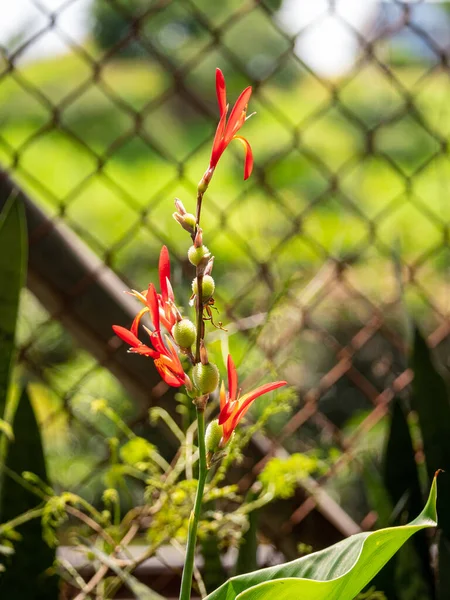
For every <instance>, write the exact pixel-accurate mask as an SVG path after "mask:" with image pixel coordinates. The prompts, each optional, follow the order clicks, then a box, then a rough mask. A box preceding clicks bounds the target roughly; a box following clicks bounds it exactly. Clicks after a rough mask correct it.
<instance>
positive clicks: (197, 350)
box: [195, 192, 204, 363]
mask: <svg viewBox="0 0 450 600" xmlns="http://www.w3.org/2000/svg"><path fill="white" fill-rule="evenodd" d="M202 200H203V194H202V193H201V192H199V193H198V194H197V215H196V223H197V230H198V228H199V227H200V217H201V213H202ZM196 276H197V304H196V309H197V342H196V345H195V362H196V363H198V362H200V345H201V341H202V339H203V337H204V326H203V269H199V268H198V267H197V272H196Z"/></svg>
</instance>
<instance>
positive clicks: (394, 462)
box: [384, 398, 435, 598]
mask: <svg viewBox="0 0 450 600" xmlns="http://www.w3.org/2000/svg"><path fill="white" fill-rule="evenodd" d="M384 455H385V459H384V481H385V485H386V489H387V490H388V492H389V496H390V499H391V502H392V505H393V506H395V507H397V508H398V507H400V506H401V509H402V510H401V512H402V513H405V512H406V514H407V518H410V517H411V515H416V514H417V513H418V512H419V511H420V507H421V504H422V492H421V489H420V481H419V474H418V471H417V464H416V459H415V451H414V446H413V442H412V439H411V432H410V429H409V425H408V421H407V418H406V414H405V411H404V409H403V406H402V402H401V400H400V398H395V399H394V401H393V402H392V403H391V427H390V432H389V437H388V440H387V444H386V450H385V453H384ZM403 522H405V520H403ZM412 542H413V545H414V549H415V552H416V553H417V559H418V561H419V562H420V571H421V572H422V578H423V583H424V585H425V586H426V587H427V588H428V590H429V595H430V597H432V598H433V597H434V588H435V584H434V574H433V571H432V569H431V565H430V550H429V546H428V541H427V536H426V532H425V531H419V532H418V533H417V535H415V536H414V538H413V540H412ZM408 544H411V542H408ZM411 551H413V549H412V548H411ZM414 562H416V561H414ZM403 563H405V561H403ZM407 567H408V565H407V564H406V563H405V564H404V565H403V570H404V569H405V568H407ZM410 568H412V569H413V570H414V571H416V564H413V563H410ZM417 576H418V573H411V577H408V579H409V581H412V580H413V578H415V577H417Z"/></svg>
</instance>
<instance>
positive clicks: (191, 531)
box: [180, 408, 208, 600]
mask: <svg viewBox="0 0 450 600" xmlns="http://www.w3.org/2000/svg"><path fill="white" fill-rule="evenodd" d="M197 424H198V449H199V474H198V485H197V493H196V495H195V502H194V508H193V509H192V512H191V516H190V517H189V527H188V540H187V547H186V558H185V561H184V569H183V577H182V579H181V589H180V600H190V597H191V588H192V574H193V572H194V559H195V547H196V542H197V528H198V522H199V519H200V511H201V508H202V500H203V492H204V489H205V482H206V476H207V474H208V468H207V466H206V448H205V415H204V411H203V410H201V409H199V408H197Z"/></svg>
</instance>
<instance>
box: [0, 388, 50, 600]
mask: <svg viewBox="0 0 450 600" xmlns="http://www.w3.org/2000/svg"><path fill="white" fill-rule="evenodd" d="M13 428H14V435H15V440H14V442H12V443H11V444H9V446H8V452H7V456H6V467H7V473H10V472H11V473H12V474H15V476H14V478H12V477H11V476H6V477H5V480H4V483H3V493H2V498H1V502H0V523H5V522H7V521H10V520H12V519H14V518H15V517H17V516H18V515H21V514H24V513H27V512H28V511H30V510H33V509H34V508H36V507H37V506H38V505H39V504H40V502H41V500H40V498H39V497H38V496H36V495H35V494H34V493H32V492H31V491H29V490H28V489H26V488H25V487H23V486H22V485H21V484H20V477H21V474H22V472H23V471H25V470H27V471H32V472H33V473H35V474H36V475H38V477H39V478H40V479H41V480H42V481H47V475H46V468H45V459H44V453H43V450H42V443H41V437H40V433H39V427H38V424H37V422H36V418H35V416H34V412H33V407H32V406H31V403H30V399H29V397H28V393H27V391H26V390H24V391H23V392H22V394H21V396H20V399H19V403H18V405H17V408H16V413H15V415H14V421H13ZM17 532H18V533H19V534H20V536H21V537H20V539H19V540H18V541H16V542H15V543H14V550H15V553H14V555H13V556H12V557H10V558H9V559H7V558H6V559H2V562H3V564H4V566H5V567H6V570H5V572H4V573H3V574H2V576H1V577H0V597H1V598H34V600H56V599H57V598H58V580H57V578H56V577H55V576H48V574H47V573H45V571H46V570H47V569H49V568H50V567H52V565H53V562H54V560H55V552H54V550H52V549H50V548H49V547H48V546H47V544H46V543H45V542H44V541H43V539H42V526H41V522H40V520H38V519H33V520H30V521H28V522H26V523H24V524H23V525H21V526H20V527H18V528H17Z"/></svg>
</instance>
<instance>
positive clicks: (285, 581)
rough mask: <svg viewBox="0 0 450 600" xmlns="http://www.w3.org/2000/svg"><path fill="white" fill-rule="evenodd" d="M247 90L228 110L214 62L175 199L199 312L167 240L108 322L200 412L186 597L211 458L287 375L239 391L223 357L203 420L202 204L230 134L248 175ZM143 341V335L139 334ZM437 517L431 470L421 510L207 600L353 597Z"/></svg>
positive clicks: (207, 378)
mask: <svg viewBox="0 0 450 600" xmlns="http://www.w3.org/2000/svg"><path fill="white" fill-rule="evenodd" d="M251 93H252V89H251V87H247V88H246V89H245V90H244V91H243V92H242V93H241V94H240V96H239V97H238V99H237V101H236V103H235V105H234V106H233V108H232V110H231V112H230V113H229V105H228V103H227V95H226V84H225V79H224V76H223V74H222V72H221V71H220V69H217V70H216V94H217V101H218V106H219V114H220V118H219V123H218V125H217V129H216V133H215V136H214V141H213V146H212V151H211V157H210V161H209V165H208V167H207V169H206V171H205V173H204V175H203V176H202V178H201V180H200V182H199V184H198V189H197V202H196V208H195V215H194V214H193V213H190V212H188V211H187V210H186V209H185V207H184V206H183V203H182V202H181V201H180V200H178V199H177V200H176V201H175V206H176V212H175V213H174V215H173V216H174V218H175V220H176V221H177V222H178V223H179V224H180V225H181V227H182V228H183V229H184V230H185V231H187V232H188V233H189V234H190V237H191V242H192V243H191V245H190V247H189V249H188V252H187V256H188V259H189V261H190V263H191V264H192V266H193V267H195V278H194V280H193V282H192V296H191V298H190V305H191V306H192V307H193V308H194V311H195V319H194V320H193V321H191V320H190V319H188V318H186V317H184V316H183V315H182V311H181V309H180V308H179V307H178V306H177V304H176V301H175V295H174V292H173V289H172V286H171V281H170V260H169V255H168V251H167V248H166V247H163V248H162V250H161V254H160V259H159V280H160V281H159V284H160V292H157V291H156V288H155V286H154V285H153V284H152V283H150V285H149V286H148V289H147V290H144V291H142V292H138V291H136V290H132V292H131V294H132V295H133V296H135V297H136V298H137V299H138V300H139V301H140V302H141V303H142V305H143V308H142V309H141V310H140V311H139V312H138V314H137V316H136V318H135V319H134V320H133V323H132V324H131V326H130V328H129V329H126V328H125V327H123V326H122V325H114V326H113V330H114V332H115V334H116V335H117V336H119V338H121V339H122V340H123V341H124V342H125V343H126V344H127V345H128V346H129V351H130V352H131V353H134V354H139V355H141V356H144V357H148V358H151V359H152V360H153V362H154V365H155V367H156V369H157V370H158V372H159V374H160V375H161V377H162V379H163V380H164V381H165V382H166V384H167V385H169V386H171V387H174V388H182V387H184V388H185V391H186V394H187V395H188V396H189V398H190V399H191V400H192V402H193V404H194V406H195V410H196V420H197V444H198V453H199V470H198V480H197V483H196V486H197V487H196V494H195V500H194V505H193V508H192V511H191V514H190V517H189V522H188V532H187V546H186V554H185V562H184V570H183V576H182V582H181V590H180V600H189V599H190V597H191V592H192V578H193V573H194V560H195V552H196V543H197V530H198V526H199V521H200V516H201V511H202V504H203V501H204V493H205V486H206V483H207V476H208V473H209V472H211V471H213V469H214V465H215V464H217V463H218V462H219V461H220V460H221V459H223V458H224V456H226V455H227V452H228V448H229V446H230V440H231V439H232V438H233V434H234V432H235V430H236V428H237V426H238V424H239V422H240V421H241V419H242V418H243V417H244V415H245V413H246V412H247V411H248V409H249V408H250V406H251V405H252V403H253V402H254V401H255V400H256V399H257V398H258V397H260V396H262V395H264V394H267V393H269V392H271V391H273V390H276V389H278V388H280V387H282V386H285V385H286V384H287V382H286V381H275V382H271V383H266V384H264V385H262V386H260V387H257V388H256V389H254V390H253V391H247V392H246V393H244V394H241V390H240V388H239V387H238V377H237V371H236V368H235V365H234V362H233V359H232V357H231V356H228V360H227V382H228V385H227V388H228V389H226V387H225V384H224V382H223V380H222V384H221V386H220V391H219V401H220V412H219V416H218V418H217V419H214V420H212V421H211V422H210V423H209V424H208V426H207V427H206V423H205V410H206V408H207V405H208V403H209V401H210V398H211V395H212V394H215V393H216V391H217V390H218V389H219V382H220V374H219V370H218V368H217V366H216V365H215V364H214V363H213V362H212V361H210V358H209V353H208V350H207V347H206V341H205V329H206V324H207V323H208V322H209V323H211V324H212V325H213V326H215V327H218V328H222V324H221V323H218V324H217V325H216V324H215V323H214V320H213V313H212V307H213V305H214V292H215V281H214V279H213V277H212V271H213V265H214V257H213V256H212V254H211V252H210V250H209V249H208V247H207V246H206V245H205V244H204V243H203V240H204V232H203V228H202V226H201V211H202V203H203V199H204V195H205V193H206V191H207V189H208V187H209V185H210V183H211V180H212V178H213V175H214V173H215V170H216V168H217V164H218V162H219V160H220V157H221V156H222V154H223V153H224V151H225V150H226V148H227V147H228V145H229V144H230V142H231V141H233V140H238V141H240V142H241V143H242V144H243V146H244V149H245V165H244V180H246V179H247V178H248V177H250V175H251V173H252V170H253V154H252V149H251V146H250V144H249V142H248V140H246V139H245V138H244V137H242V136H241V135H238V132H239V130H240V129H241V128H242V127H243V125H244V123H245V121H246V120H247V119H248V118H249V117H250V116H252V115H247V106H248V103H249V101H250V98H251ZM144 316H148V317H149V318H150V321H151V325H152V327H151V328H149V327H147V326H146V325H145V324H143V322H142V319H143V317H144ZM142 336H145V337H144V338H143V337H142ZM142 339H145V342H144V341H142ZM180 355H181V356H183V357H186V358H187V362H188V365H189V366H188V367H187V368H186V367H184V366H183V365H184V364H186V361H182V360H181V359H180ZM435 525H436V478H435V479H434V480H433V483H432V486H431V491H430V495H429V498H428V501H427V503H426V506H425V508H424V510H423V511H422V513H421V514H420V515H419V516H418V517H417V518H416V519H415V520H413V521H412V522H411V523H410V524H409V525H403V526H400V527H397V528H387V529H384V530H380V531H376V532H372V533H361V534H358V535H355V536H352V537H351V538H349V539H347V540H344V541H343V542H340V543H339V544H337V545H335V546H333V547H331V548H328V549H326V550H323V551H321V552H318V553H313V554H309V555H307V556H305V557H303V558H301V559H298V560H296V561H293V562H291V563H287V564H284V565H279V566H276V567H271V568H269V569H263V570H261V571H254V572H252V573H248V574H242V575H238V576H236V577H233V578H231V579H230V580H229V581H227V582H226V583H224V584H223V585H221V586H220V587H218V588H217V589H216V590H215V591H213V592H212V593H211V594H210V595H209V596H208V597H207V598H208V600H234V599H235V598H239V599H240V600H264V599H266V598H267V599H269V598H273V597H274V595H277V597H278V598H279V600H282V599H286V600H287V599H297V598H304V599H305V600H338V599H339V600H352V599H353V598H355V597H356V596H357V595H358V594H359V593H360V592H361V590H363V588H364V587H365V586H366V585H367V584H368V583H369V582H370V581H371V579H372V578H373V577H374V575H375V574H376V573H377V572H378V571H379V570H380V569H381V568H382V567H383V566H384V564H385V563H386V562H387V561H388V560H389V558H390V557H391V556H392V555H393V554H394V553H395V552H396V551H397V550H398V549H399V548H400V547H401V546H402V544H403V543H404V542H405V541H406V540H407V539H408V538H409V537H410V536H411V535H412V534H413V533H414V532H416V531H419V530H422V529H425V528H428V527H433V526H435Z"/></svg>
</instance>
